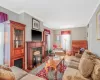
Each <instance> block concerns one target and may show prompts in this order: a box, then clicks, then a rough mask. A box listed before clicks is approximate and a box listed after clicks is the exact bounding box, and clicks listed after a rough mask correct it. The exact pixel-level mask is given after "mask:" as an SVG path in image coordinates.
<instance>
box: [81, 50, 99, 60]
mask: <svg viewBox="0 0 100 80" xmlns="http://www.w3.org/2000/svg"><path fill="white" fill-rule="evenodd" d="M81 58H89V59H91V60H94V59H96V58H98V57H97V55H95V54H93V53H92V52H90V51H88V50H85V51H84V53H83V55H82V57H81Z"/></svg>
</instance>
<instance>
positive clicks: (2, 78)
mask: <svg viewBox="0 0 100 80" xmlns="http://www.w3.org/2000/svg"><path fill="white" fill-rule="evenodd" d="M0 80H15V75H14V74H13V72H11V71H8V70H4V69H0Z"/></svg>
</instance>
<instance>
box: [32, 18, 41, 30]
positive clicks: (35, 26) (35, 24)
mask: <svg viewBox="0 0 100 80" xmlns="http://www.w3.org/2000/svg"><path fill="white" fill-rule="evenodd" d="M32 29H40V21H38V20H36V19H34V18H32Z"/></svg>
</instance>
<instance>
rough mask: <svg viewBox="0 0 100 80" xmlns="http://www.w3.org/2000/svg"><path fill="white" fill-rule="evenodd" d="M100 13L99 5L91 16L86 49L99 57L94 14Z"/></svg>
mask: <svg viewBox="0 0 100 80" xmlns="http://www.w3.org/2000/svg"><path fill="white" fill-rule="evenodd" d="M98 11H100V5H99V6H98V8H97V10H96V11H95V13H94V14H93V16H92V18H91V20H90V22H89V28H88V48H89V50H90V51H92V52H93V53H94V54H97V55H99V56H100V40H97V37H96V36H97V34H96V33H97V31H96V14H97V12H98Z"/></svg>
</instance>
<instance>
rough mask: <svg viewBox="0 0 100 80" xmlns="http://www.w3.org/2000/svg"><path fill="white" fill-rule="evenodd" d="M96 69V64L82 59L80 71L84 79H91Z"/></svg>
mask: <svg viewBox="0 0 100 80" xmlns="http://www.w3.org/2000/svg"><path fill="white" fill-rule="evenodd" d="M93 68H94V63H93V62H92V60H90V59H86V58H81V60H80V63H79V71H80V73H81V74H82V75H83V76H84V77H89V76H90V74H91V73H92V71H93Z"/></svg>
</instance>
